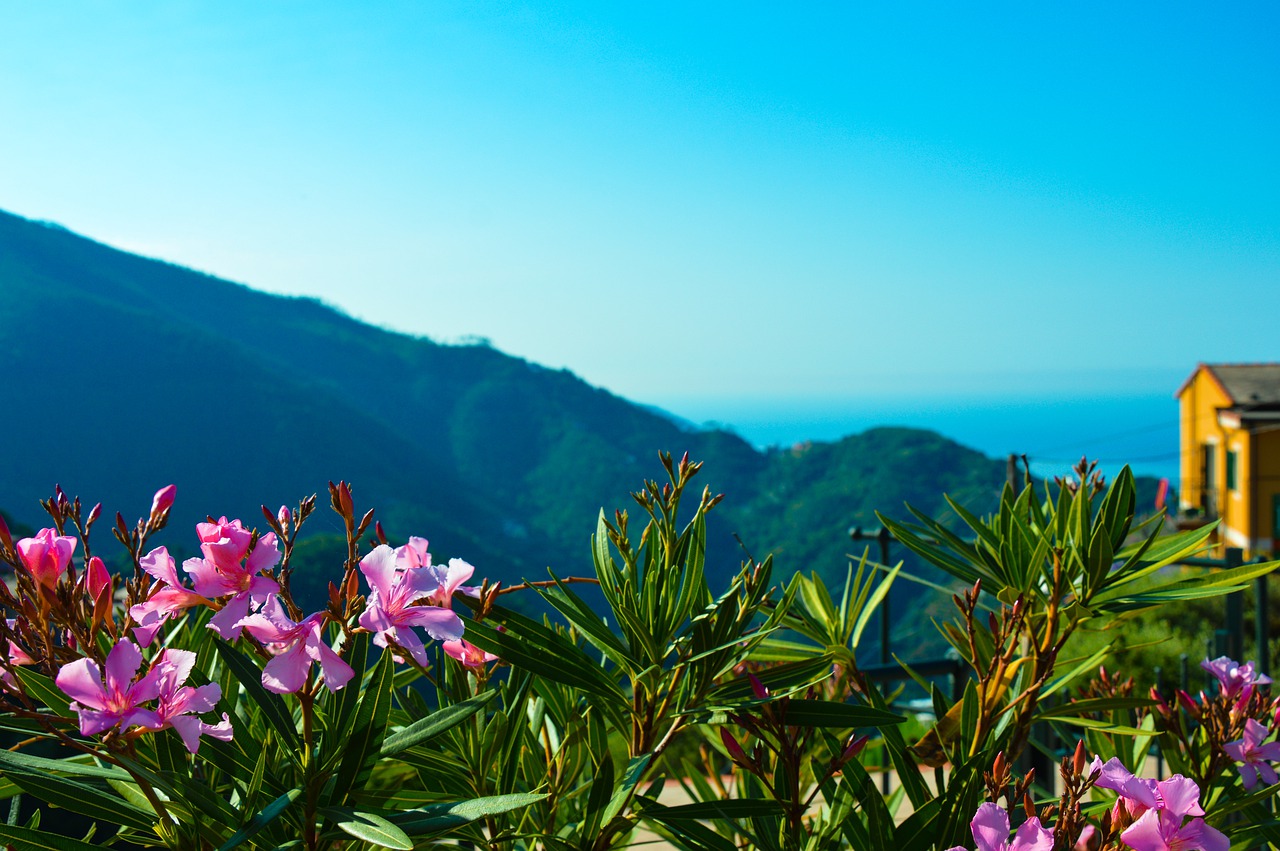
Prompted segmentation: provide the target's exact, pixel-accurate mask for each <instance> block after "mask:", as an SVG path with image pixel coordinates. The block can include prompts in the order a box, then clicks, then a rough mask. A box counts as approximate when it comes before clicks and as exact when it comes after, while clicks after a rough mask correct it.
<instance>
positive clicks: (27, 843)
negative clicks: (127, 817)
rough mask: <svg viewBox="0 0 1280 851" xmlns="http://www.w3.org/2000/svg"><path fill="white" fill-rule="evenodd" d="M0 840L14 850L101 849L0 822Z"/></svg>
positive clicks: (73, 850)
mask: <svg viewBox="0 0 1280 851" xmlns="http://www.w3.org/2000/svg"><path fill="white" fill-rule="evenodd" d="M0 840H3V842H4V844H5V845H9V846H12V847H13V849H14V851H102V846H101V845H90V844H89V843H88V842H81V841H80V840H79V839H71V838H69V837H66V836H56V835H54V834H52V833H45V832H43V831H40V830H32V829H30V828H27V827H17V826H16V825H7V824H0Z"/></svg>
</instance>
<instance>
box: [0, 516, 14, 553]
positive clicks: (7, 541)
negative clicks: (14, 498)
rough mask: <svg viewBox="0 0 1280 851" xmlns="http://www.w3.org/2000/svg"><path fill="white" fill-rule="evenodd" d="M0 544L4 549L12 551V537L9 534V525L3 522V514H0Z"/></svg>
mask: <svg viewBox="0 0 1280 851" xmlns="http://www.w3.org/2000/svg"><path fill="white" fill-rule="evenodd" d="M0 543H2V544H4V547H5V549H8V550H11V549H13V536H12V535H10V534H9V524H8V523H5V522H4V515H3V514H0Z"/></svg>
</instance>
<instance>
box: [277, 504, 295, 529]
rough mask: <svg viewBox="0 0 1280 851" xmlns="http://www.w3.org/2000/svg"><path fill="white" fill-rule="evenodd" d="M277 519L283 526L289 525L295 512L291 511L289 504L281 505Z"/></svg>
mask: <svg viewBox="0 0 1280 851" xmlns="http://www.w3.org/2000/svg"><path fill="white" fill-rule="evenodd" d="M276 520H278V521H279V522H280V527H281V528H284V527H285V526H288V525H289V521H291V520H293V513H292V512H290V511H289V506H287V505H282V506H280V511H279V512H277V513H276Z"/></svg>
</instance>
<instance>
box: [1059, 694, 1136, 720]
mask: <svg viewBox="0 0 1280 851" xmlns="http://www.w3.org/2000/svg"><path fill="white" fill-rule="evenodd" d="M1155 705H1156V702H1155V701H1154V700H1152V699H1151V698H1149V697H1098V698H1093V699H1090V700H1073V701H1071V702H1070V703H1064V704H1062V705H1061V706H1054V707H1051V708H1046V709H1044V710H1041V711H1040V712H1037V713H1036V714H1035V716H1034V720H1036V721H1043V720H1046V719H1049V718H1071V717H1074V716H1076V715H1081V714H1083V713H1085V712H1112V711H1114V710H1117V709H1141V708H1143V707H1146V706H1155Z"/></svg>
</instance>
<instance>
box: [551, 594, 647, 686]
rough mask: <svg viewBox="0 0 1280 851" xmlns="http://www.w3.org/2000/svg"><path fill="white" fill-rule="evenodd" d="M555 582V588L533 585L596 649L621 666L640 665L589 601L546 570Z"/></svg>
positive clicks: (632, 666)
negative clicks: (588, 603)
mask: <svg viewBox="0 0 1280 851" xmlns="http://www.w3.org/2000/svg"><path fill="white" fill-rule="evenodd" d="M547 573H549V574H550V575H551V578H552V580H554V581H555V583H556V584H555V587H554V588H547V589H545V590H544V589H542V588H538V587H537V586H534V590H535V591H537V592H538V594H539V595H540V596H541V597H542V598H543V599H544V600H546V601H547V602H548V603H550V604H551V605H552V607H554V608H555V610H556V611H558V612H559V613H560V614H562V615H564V616H565V619H566V620H568V621H569V623H571V624H573V626H575V627H577V629H578V632H580V633H582V636H583V637H584V638H586V639H587V641H589V642H591V644H592V645H594V646H595V648H596V649H597V650H599V651H600V652H601V653H603V654H604V655H605V656H607V657H608V658H609V661H611V662H613V663H614V664H615V665H618V666H619V667H622V668H634V667H636V666H637V664H638V663H636V662H635V661H634V660H633V659H632V658H631V655H630V652H629V651H628V650H627V648H626V647H625V646H624V645H623V643H622V641H621V640H620V639H619V638H618V636H616V635H614V634H613V631H612V630H611V629H609V627H608V626H607V625H606V624H605V622H604V621H602V620H601V619H600V616H599V615H597V614H596V613H595V612H594V611H593V610H592V608H591V606H589V605H587V602H586V601H585V600H583V599H582V598H581V597H579V596H578V595H577V594H575V593H574V592H573V590H572V589H570V588H569V586H567V585H565V584H564V583H563V582H561V581H560V577H558V576H556V575H555V574H554V573H552V572H551V571H550V570H548V571H547Z"/></svg>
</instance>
